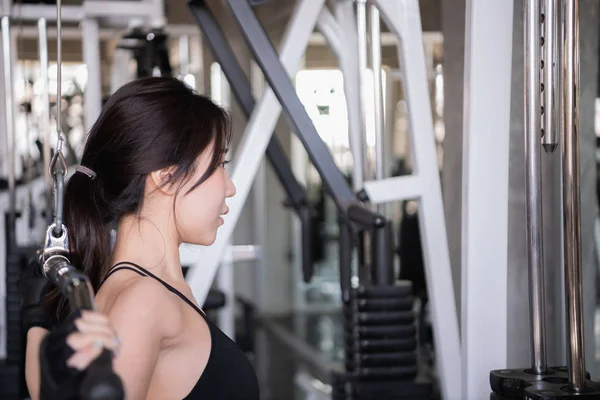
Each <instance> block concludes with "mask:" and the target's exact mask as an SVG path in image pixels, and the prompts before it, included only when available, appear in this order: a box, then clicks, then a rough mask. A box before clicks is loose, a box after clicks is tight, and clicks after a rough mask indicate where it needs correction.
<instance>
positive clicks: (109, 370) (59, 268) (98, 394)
mask: <svg viewBox="0 0 600 400" xmlns="http://www.w3.org/2000/svg"><path fill="white" fill-rule="evenodd" d="M54 231H55V227H54V224H52V225H50V226H49V227H48V230H47V232H46V243H45V248H44V251H43V253H42V261H43V262H42V273H43V274H44V276H45V277H46V278H47V279H48V280H49V281H50V282H52V284H54V285H55V286H56V287H57V288H58V289H59V291H60V292H61V293H62V295H63V296H65V297H66V298H67V299H68V301H69V305H70V308H71V310H72V311H80V310H95V309H96V306H95V303H94V291H93V289H92V285H91V283H90V280H89V278H88V277H87V275H85V274H84V273H83V272H81V271H79V270H78V269H76V268H75V267H74V266H73V265H72V264H71V262H70V261H69V259H68V255H69V240H68V238H69V234H68V232H67V229H66V227H65V226H64V225H63V226H62V230H61V236H60V237H56V236H54ZM80 398H81V399H84V400H122V399H124V398H125V394H124V389H123V384H122V382H121V379H120V378H119V376H118V375H116V374H115V372H114V371H113V365H112V353H111V352H110V351H109V350H107V349H105V350H103V352H102V353H101V355H100V356H99V357H98V358H96V359H95V360H94V361H92V363H91V364H90V365H89V366H88V368H87V369H86V375H85V377H84V379H83V381H82V383H81V387H80Z"/></svg>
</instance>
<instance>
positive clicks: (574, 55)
mask: <svg viewBox="0 0 600 400" xmlns="http://www.w3.org/2000/svg"><path fill="white" fill-rule="evenodd" d="M578 5H579V2H578V1H576V0H564V13H563V18H564V19H563V23H564V43H563V49H564V51H563V55H564V57H563V59H562V63H563V64H562V69H563V70H562V72H563V79H562V83H563V88H562V89H563V90H562V95H563V113H564V126H563V132H562V144H563V146H562V162H563V230H564V243H563V245H564V257H565V259H564V264H565V291H566V293H565V298H566V301H565V302H566V314H567V323H566V325H567V338H568V355H567V365H568V368H569V383H570V384H571V386H572V387H573V389H574V390H576V391H581V390H583V389H584V388H585V379H586V376H585V353H584V338H583V305H582V303H583V298H582V297H583V290H582V277H581V215H580V213H579V210H580V195H579V174H580V170H579V7H578Z"/></svg>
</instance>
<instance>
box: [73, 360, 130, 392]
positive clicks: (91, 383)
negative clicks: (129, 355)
mask: <svg viewBox="0 0 600 400" xmlns="http://www.w3.org/2000/svg"><path fill="white" fill-rule="evenodd" d="M80 393H81V398H82V399H85V400H122V399H124V398H125V391H124V389H123V383H122V382H121V378H119V376H118V375H117V374H115V372H114V371H113V365H112V353H111V351H110V350H107V349H105V350H104V351H103V352H102V354H100V356H99V357H98V358H96V359H95V360H94V361H92V363H91V364H90V365H89V366H88V368H87V370H86V376H85V378H84V379H83V382H82V383H81V392H80Z"/></svg>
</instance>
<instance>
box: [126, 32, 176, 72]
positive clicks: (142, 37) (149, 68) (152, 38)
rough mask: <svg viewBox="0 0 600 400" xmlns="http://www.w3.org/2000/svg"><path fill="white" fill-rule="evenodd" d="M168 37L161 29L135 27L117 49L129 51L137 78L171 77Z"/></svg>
mask: <svg viewBox="0 0 600 400" xmlns="http://www.w3.org/2000/svg"><path fill="white" fill-rule="evenodd" d="M167 39H168V36H167V34H166V32H165V31H164V30H163V29H162V28H153V29H149V30H146V29H144V28H142V27H139V26H136V27H134V28H133V29H132V30H131V31H130V32H128V33H126V34H125V35H124V36H123V38H122V39H121V42H120V43H119V44H118V48H121V49H127V50H131V51H132V52H133V58H134V59H135V61H136V64H137V77H138V78H146V77H150V76H171V75H172V74H173V70H172V68H171V64H170V62H169V51H168V48H167Z"/></svg>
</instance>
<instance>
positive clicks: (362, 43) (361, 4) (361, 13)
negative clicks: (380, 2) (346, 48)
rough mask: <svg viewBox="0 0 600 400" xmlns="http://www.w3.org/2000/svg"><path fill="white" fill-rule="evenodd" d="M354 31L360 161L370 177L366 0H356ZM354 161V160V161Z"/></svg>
mask: <svg viewBox="0 0 600 400" xmlns="http://www.w3.org/2000/svg"><path fill="white" fill-rule="evenodd" d="M356 32H357V34H358V35H357V38H358V70H359V75H360V100H361V101H360V103H361V120H362V130H363V132H362V135H361V143H360V144H361V146H362V150H363V151H362V160H360V162H362V164H363V175H364V177H365V178H366V177H370V173H369V171H370V169H369V161H368V160H369V148H368V144H367V115H366V114H367V110H366V103H367V102H366V97H367V96H366V93H365V92H366V91H365V82H366V76H365V75H366V72H367V1H366V0H356ZM355 162H356V161H355Z"/></svg>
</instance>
